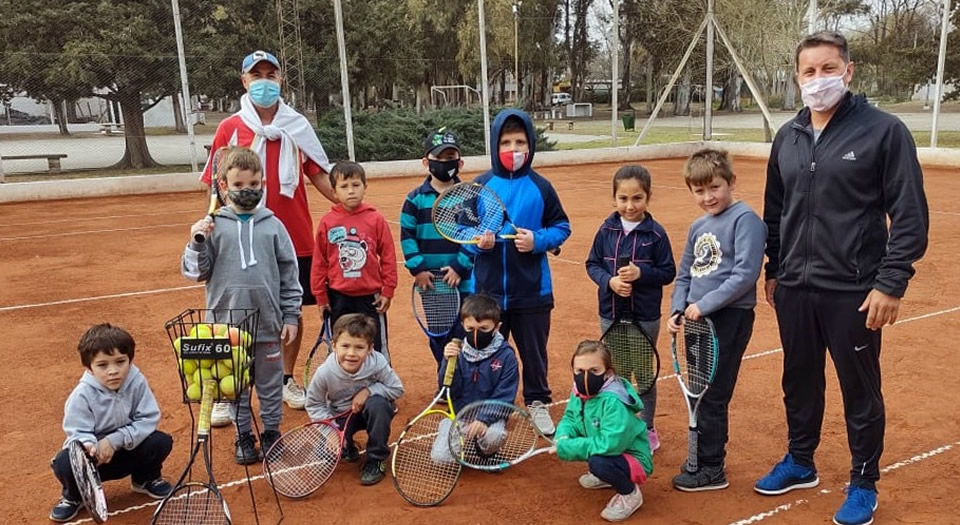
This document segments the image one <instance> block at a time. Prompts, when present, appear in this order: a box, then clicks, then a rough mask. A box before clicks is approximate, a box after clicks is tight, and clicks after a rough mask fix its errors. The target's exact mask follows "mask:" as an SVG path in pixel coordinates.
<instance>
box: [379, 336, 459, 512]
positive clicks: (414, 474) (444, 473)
mask: <svg viewBox="0 0 960 525" xmlns="http://www.w3.org/2000/svg"><path fill="white" fill-rule="evenodd" d="M454 341H457V340H454ZM458 342H459V341H458ZM456 367H457V358H456V357H450V358H448V359H447V369H446V372H445V373H444V376H443V388H441V389H440V392H438V393H437V396H436V397H435V398H434V399H433V401H431V402H430V404H429V405H427V408H425V409H424V410H423V412H420V414H418V415H417V417H415V418H413V420H411V421H410V422H409V423H407V426H406V427H404V429H403V432H401V433H400V438H399V439H397V444H396V445H394V447H393V459H392V461H391V463H390V472H391V473H392V474H393V486H394V487H395V488H396V489H397V492H399V493H400V496H402V497H403V499H405V500H407V501H408V502H410V503H412V504H414V505H417V506H418V507H432V506H434V505H439V504H440V503H443V500H445V499H447V497H448V496H450V493H451V492H453V489H454V487H456V485H457V479H459V478H460V471H461V469H462V467H461V465H460V462H459V461H457V459H456V458H455V457H449V453H450V446H449V445H448V440H447V437H446V435H445V433H446V432H449V431H450V428H451V427H452V426H453V419H454V412H453V401H451V400H450V385H451V384H452V383H453V375H454V372H455V370H456ZM444 397H445V398H446V401H447V405H446V410H438V409H435V408H434V404H436V403H437V402H438V401H440V399H442V398H444Z"/></svg>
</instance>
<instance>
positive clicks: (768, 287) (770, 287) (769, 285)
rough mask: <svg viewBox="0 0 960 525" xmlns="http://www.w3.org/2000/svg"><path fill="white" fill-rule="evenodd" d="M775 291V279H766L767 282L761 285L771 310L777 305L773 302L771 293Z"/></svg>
mask: <svg viewBox="0 0 960 525" xmlns="http://www.w3.org/2000/svg"><path fill="white" fill-rule="evenodd" d="M776 290H777V280H776V279H767V282H765V283H763V293H764V294H765V295H766V296H767V304H769V305H770V307H771V308H776V307H777V305H776V304H774V301H773V292H775V291H776Z"/></svg>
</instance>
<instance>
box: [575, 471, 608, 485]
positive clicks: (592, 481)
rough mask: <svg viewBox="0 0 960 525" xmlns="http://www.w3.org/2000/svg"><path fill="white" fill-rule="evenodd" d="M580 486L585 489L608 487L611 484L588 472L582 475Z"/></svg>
mask: <svg viewBox="0 0 960 525" xmlns="http://www.w3.org/2000/svg"><path fill="white" fill-rule="evenodd" d="M578 481H580V486H581V487H583V488H585V489H606V488H610V484H609V483H607V482H606V481H603V480H602V479H600V478H598V477H596V476H594V475H593V474H592V473H590V472H587V473H586V474H584V475H582V476H580V479H579V480H578Z"/></svg>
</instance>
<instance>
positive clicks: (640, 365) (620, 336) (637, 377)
mask: <svg viewBox="0 0 960 525" xmlns="http://www.w3.org/2000/svg"><path fill="white" fill-rule="evenodd" d="M603 343H604V344H605V345H606V346H607V349H608V350H609V351H610V356H611V357H612V358H613V368H614V370H616V372H617V375H619V376H620V377H622V378H624V379H626V380H628V381H630V382H631V383H633V386H634V387H635V388H636V389H637V391H638V392H641V393H643V392H646V391H648V390H650V388H652V387H653V385H654V383H656V381H657V375H658V374H659V368H660V363H659V360H658V359H657V351H656V349H655V348H654V346H653V345H652V344H651V342H650V339H649V338H648V337H647V336H646V335H645V334H644V333H643V332H642V331H641V330H640V328H638V327H637V326H636V325H634V324H633V323H632V322H626V323H624V322H617V323H615V324H614V325H613V326H611V327H610V329H609V330H607V332H606V333H605V334H604V335H603Z"/></svg>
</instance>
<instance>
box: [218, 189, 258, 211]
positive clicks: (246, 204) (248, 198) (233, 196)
mask: <svg viewBox="0 0 960 525" xmlns="http://www.w3.org/2000/svg"><path fill="white" fill-rule="evenodd" d="M227 197H228V198H229V199H230V202H232V203H234V204H236V205H237V208H240V209H241V210H252V209H254V208H256V207H257V205H258V204H260V199H262V198H263V190H262V189H261V190H255V189H253V188H244V189H242V190H239V191H237V190H230V191H228V192H227Z"/></svg>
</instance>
